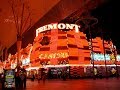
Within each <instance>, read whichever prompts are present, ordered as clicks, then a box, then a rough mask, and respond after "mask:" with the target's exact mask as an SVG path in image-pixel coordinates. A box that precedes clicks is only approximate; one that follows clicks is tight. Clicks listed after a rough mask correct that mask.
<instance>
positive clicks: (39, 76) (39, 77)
mask: <svg viewBox="0 0 120 90" xmlns="http://www.w3.org/2000/svg"><path fill="white" fill-rule="evenodd" d="M40 79H41V75H39V74H38V83H39V82H40Z"/></svg>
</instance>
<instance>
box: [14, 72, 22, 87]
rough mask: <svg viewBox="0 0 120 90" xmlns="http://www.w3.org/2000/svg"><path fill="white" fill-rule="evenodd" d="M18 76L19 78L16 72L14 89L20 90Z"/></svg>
mask: <svg viewBox="0 0 120 90" xmlns="http://www.w3.org/2000/svg"><path fill="white" fill-rule="evenodd" d="M20 82H21V81H20V76H19V73H18V72H16V73H15V86H16V88H17V89H18V88H20Z"/></svg>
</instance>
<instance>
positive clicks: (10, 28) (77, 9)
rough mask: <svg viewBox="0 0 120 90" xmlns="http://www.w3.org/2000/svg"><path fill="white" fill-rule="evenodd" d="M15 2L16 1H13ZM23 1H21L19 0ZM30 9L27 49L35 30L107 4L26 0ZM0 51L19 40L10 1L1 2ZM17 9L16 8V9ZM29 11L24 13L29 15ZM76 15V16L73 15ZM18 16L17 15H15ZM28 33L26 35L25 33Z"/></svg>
mask: <svg viewBox="0 0 120 90" xmlns="http://www.w3.org/2000/svg"><path fill="white" fill-rule="evenodd" d="M11 1H15V0H11ZM18 1H21V0H18ZM24 1H25V5H26V6H28V7H29V13H30V19H31V22H29V21H28V23H31V26H30V28H29V29H28V27H29V26H28V25H25V27H26V29H25V30H24V31H22V32H23V46H24V45H25V46H24V47H26V46H27V44H28V43H29V42H30V40H29V39H33V38H32V37H34V36H35V34H34V33H35V30H36V29H37V28H38V27H40V26H43V25H45V24H48V23H53V22H60V21H61V20H64V19H65V18H67V17H68V16H70V15H72V17H73V19H74V18H75V19H76V18H77V16H79V17H80V16H81V15H82V14H83V13H84V12H86V11H90V10H93V9H95V8H96V7H98V6H99V5H101V4H103V3H105V1H104V0H94V1H93V0H75V1H74V2H73V0H69V1H67V0H47V2H46V1H45V0H32V1H31V0H24ZM0 4H1V5H0V26H1V30H0V51H1V50H2V49H3V48H5V47H6V48H9V47H11V46H12V45H13V44H14V43H15V42H16V39H17V30H16V26H15V23H14V22H15V21H14V15H13V11H12V7H11V3H10V2H9V0H1V3H0ZM14 8H15V7H14ZM27 12H28V11H27V10H26V11H24V13H27ZM73 13H75V14H73ZM15 14H16V13H15ZM25 32H26V33H25ZM32 41H33V40H32Z"/></svg>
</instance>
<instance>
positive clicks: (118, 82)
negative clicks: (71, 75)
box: [0, 78, 120, 90]
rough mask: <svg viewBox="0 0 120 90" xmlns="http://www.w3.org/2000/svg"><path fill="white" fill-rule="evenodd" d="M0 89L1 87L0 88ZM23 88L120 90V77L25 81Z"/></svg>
mask: <svg viewBox="0 0 120 90" xmlns="http://www.w3.org/2000/svg"><path fill="white" fill-rule="evenodd" d="M0 90H1V89H0ZM25 90H120V79H116V78H109V79H96V80H93V79H82V80H81V79H78V80H75V79H74V80H67V81H63V80H59V79H58V80H46V81H45V83H43V81H40V83H38V81H37V80H36V81H34V82H32V81H30V80H28V81H27V88H26V89H25Z"/></svg>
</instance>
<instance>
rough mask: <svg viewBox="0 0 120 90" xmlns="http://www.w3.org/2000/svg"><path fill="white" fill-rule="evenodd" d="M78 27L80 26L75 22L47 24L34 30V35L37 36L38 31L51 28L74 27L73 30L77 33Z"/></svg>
mask: <svg viewBox="0 0 120 90" xmlns="http://www.w3.org/2000/svg"><path fill="white" fill-rule="evenodd" d="M79 28H80V26H78V25H76V24H64V23H54V24H48V25H45V26H42V27H40V28H38V29H37V30H36V37H37V36H38V34H39V33H40V32H44V31H47V30H51V29H75V32H76V33H78V32H79Z"/></svg>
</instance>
